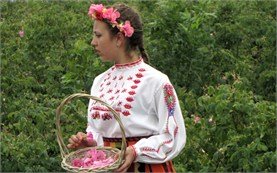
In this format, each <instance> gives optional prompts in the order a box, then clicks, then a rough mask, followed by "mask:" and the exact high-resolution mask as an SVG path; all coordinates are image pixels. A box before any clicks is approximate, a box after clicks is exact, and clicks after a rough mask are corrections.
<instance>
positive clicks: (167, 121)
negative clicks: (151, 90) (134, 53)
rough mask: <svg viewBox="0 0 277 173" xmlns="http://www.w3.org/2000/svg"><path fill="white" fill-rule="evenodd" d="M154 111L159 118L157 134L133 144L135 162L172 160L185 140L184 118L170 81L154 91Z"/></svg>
mask: <svg viewBox="0 0 277 173" xmlns="http://www.w3.org/2000/svg"><path fill="white" fill-rule="evenodd" d="M154 101H155V112H156V114H157V117H158V118H159V125H158V126H159V129H160V130H159V134H158V135H154V136H151V137H149V138H147V139H141V140H140V141H138V142H137V143H136V144H135V145H134V148H135V151H136V155H137V157H136V160H135V161H136V162H144V163H163V162H166V161H168V160H172V159H173V158H174V157H175V156H177V155H178V154H179V153H180V152H181V150H182V149H183V147H184V145H185V142H186V131H185V125H184V119H183V116H182V112H181V109H180V106H179V101H178V98H177V95H176V92H175V90H174V88H173V86H172V85H171V83H170V82H167V83H164V84H163V85H162V86H161V87H160V88H159V89H158V90H157V92H156V93H155V96H154Z"/></svg>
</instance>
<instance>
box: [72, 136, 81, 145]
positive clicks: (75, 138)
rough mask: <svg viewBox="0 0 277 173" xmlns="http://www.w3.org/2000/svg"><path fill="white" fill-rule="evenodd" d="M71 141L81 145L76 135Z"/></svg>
mask: <svg viewBox="0 0 277 173" xmlns="http://www.w3.org/2000/svg"><path fill="white" fill-rule="evenodd" d="M70 139H71V140H72V141H73V143H80V140H79V138H78V137H77V136H76V135H72V136H71V138H70Z"/></svg>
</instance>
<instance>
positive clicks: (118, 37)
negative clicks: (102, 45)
mask: <svg viewBox="0 0 277 173" xmlns="http://www.w3.org/2000/svg"><path fill="white" fill-rule="evenodd" d="M124 43H125V37H124V35H123V34H122V32H118V33H117V34H116V47H121V46H122V45H124Z"/></svg>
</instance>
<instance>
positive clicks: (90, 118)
mask: <svg viewBox="0 0 277 173" xmlns="http://www.w3.org/2000/svg"><path fill="white" fill-rule="evenodd" d="M97 83H98V77H96V78H95V79H94V81H93V84H92V87H91V91H90V94H91V95H93V93H95V90H96V88H97ZM93 102H94V101H93V100H91V99H90V100H89V104H88V115H87V120H88V123H87V128H86V132H87V133H88V132H90V133H92V135H93V138H94V139H95V141H96V142H97V145H98V146H103V145H104V142H103V137H102V135H101V134H100V133H99V132H97V130H96V129H95V128H94V124H93V118H94V117H93V116H97V115H96V114H93V116H92V114H91V112H90V111H91V106H92V105H93Z"/></svg>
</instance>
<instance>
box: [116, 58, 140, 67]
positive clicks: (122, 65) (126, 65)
mask: <svg viewBox="0 0 277 173" xmlns="http://www.w3.org/2000/svg"><path fill="white" fill-rule="evenodd" d="M142 62H143V59H142V58H141V57H140V58H139V59H138V60H136V61H133V62H129V63H124V64H115V65H114V66H115V68H118V69H123V68H128V67H133V66H136V65H139V64H141V63H142Z"/></svg>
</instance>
